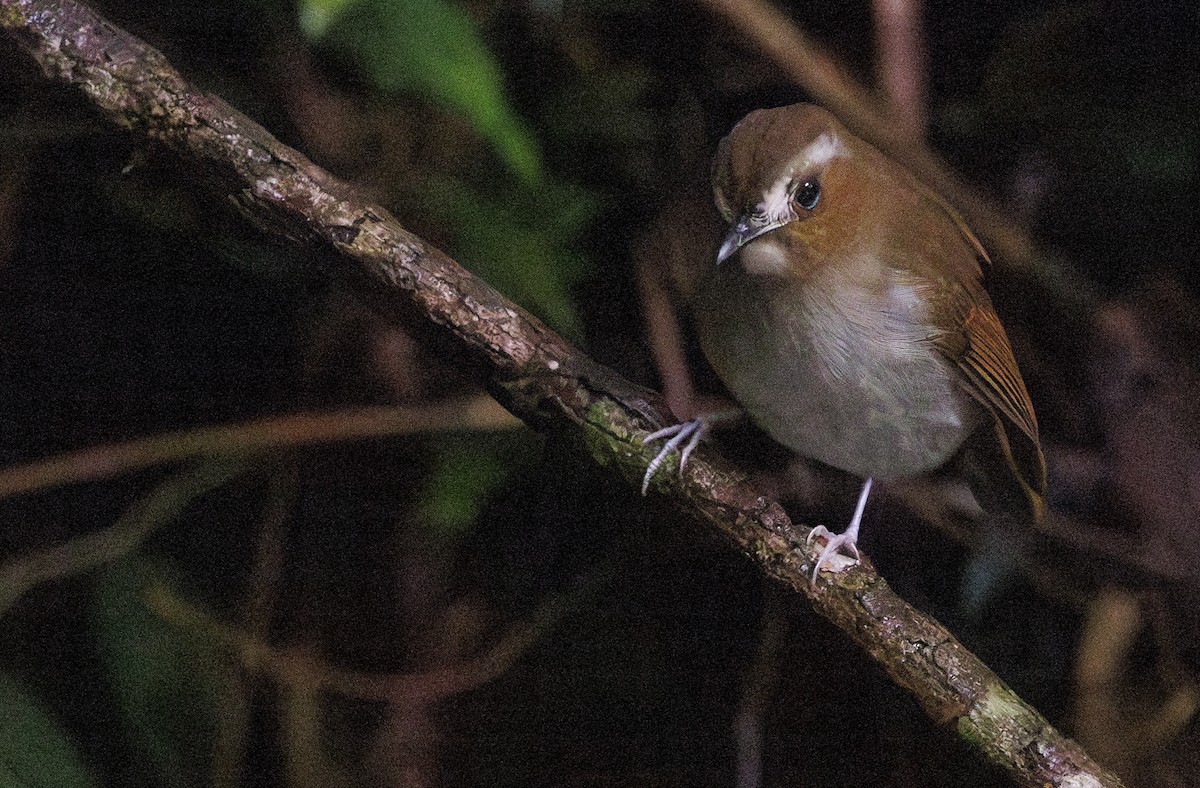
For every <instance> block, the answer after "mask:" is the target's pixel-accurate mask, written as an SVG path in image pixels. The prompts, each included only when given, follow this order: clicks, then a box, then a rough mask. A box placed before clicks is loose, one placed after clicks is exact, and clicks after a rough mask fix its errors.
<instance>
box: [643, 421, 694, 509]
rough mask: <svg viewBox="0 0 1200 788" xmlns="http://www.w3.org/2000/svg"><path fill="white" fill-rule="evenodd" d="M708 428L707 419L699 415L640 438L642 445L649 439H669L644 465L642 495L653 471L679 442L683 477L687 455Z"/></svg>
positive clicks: (648, 487) (648, 441)
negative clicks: (647, 463) (648, 462)
mask: <svg viewBox="0 0 1200 788" xmlns="http://www.w3.org/2000/svg"><path fill="white" fill-rule="evenodd" d="M708 428H709V419H707V418H705V417H704V416H701V417H699V418H695V419H692V420H691V421H685V422H683V423H682V424H672V425H671V426H670V427H664V428H663V429H661V430H658V431H657V432H652V433H650V434H649V435H647V436H646V437H645V438H643V439H642V445H643V446H645V445H646V444H647V443H650V442H651V441H657V440H662V439H663V438H669V439H670V440H668V441H667V442H666V443H664V444H663V447H662V449H660V450H659V452H658V454H656V455H654V459H653V460H651V461H650V464H649V465H648V466H646V475H645V476H644V477H642V495H645V494H646V490H648V489H650V478H651V477H652V476H654V472H655V471H657V470H658V468H659V466H661V465H662V464H663V461H664V460H665V459H666V458H667V455H668V454H670V453H671V451H672V450H673V449H675V448H678V447H679V445H680V444H683V449H682V450H680V452H679V477H680V478H683V469H684V468H686V467H687V461H688V457H690V456H691V454H692V451H694V450H695V448H696V446H698V445H699V443H700V440H701V439H702V438H703V437H704V435H705V433H707V432H708Z"/></svg>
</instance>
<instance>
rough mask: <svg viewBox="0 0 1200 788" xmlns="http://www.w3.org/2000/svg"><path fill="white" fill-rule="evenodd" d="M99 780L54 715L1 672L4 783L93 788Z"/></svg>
mask: <svg viewBox="0 0 1200 788" xmlns="http://www.w3.org/2000/svg"><path fill="white" fill-rule="evenodd" d="M95 784H96V783H95V782H94V781H93V780H92V776H91V772H90V771H89V769H88V767H87V766H86V765H85V764H84V763H83V761H82V760H81V759H80V757H79V753H78V752H76V750H75V748H74V746H72V744H71V739H70V738H69V737H68V735H67V733H66V732H65V731H64V730H63V729H62V727H61V726H60V725H59V724H58V722H57V721H56V720H55V719H54V717H53V715H52V714H51V713H50V712H49V711H48V710H47V709H46V708H45V707H44V706H43V705H42V704H41V702H39V701H38V699H37V698H35V697H34V696H33V695H31V694H30V693H29V692H28V691H27V690H26V689H25V688H24V687H22V686H21V685H20V684H19V683H18V682H17V681H16V680H15V679H13V678H12V677H11V676H9V675H7V674H5V673H2V672H0V785H3V786H12V788H92V786H94V785H95Z"/></svg>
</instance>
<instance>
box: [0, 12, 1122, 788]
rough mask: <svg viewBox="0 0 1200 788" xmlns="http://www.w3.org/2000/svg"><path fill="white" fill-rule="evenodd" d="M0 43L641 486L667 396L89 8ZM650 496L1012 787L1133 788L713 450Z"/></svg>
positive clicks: (23, 23) (6, 18) (2, 15)
mask: <svg viewBox="0 0 1200 788" xmlns="http://www.w3.org/2000/svg"><path fill="white" fill-rule="evenodd" d="M0 27H2V28H3V29H4V31H5V32H6V33H7V35H8V39H9V41H8V43H7V44H5V45H6V46H12V47H15V48H16V49H17V50H18V51H20V52H22V53H24V54H25V55H26V56H27V57H28V58H30V59H32V60H33V61H34V62H36V63H37V64H38V65H39V66H40V68H41V70H42V72H43V73H44V74H45V75H46V77H47V79H48V80H50V81H52V82H56V83H60V84H65V85H70V86H73V87H74V88H76V89H77V90H79V91H81V92H82V93H83V94H84V95H85V96H86V97H87V99H88V100H89V101H90V102H91V103H92V104H93V105H94V106H95V107H96V108H97V109H98V110H99V111H100V112H101V113H102V114H103V115H104V116H105V117H107V118H108V119H109V120H110V121H111V122H113V123H115V124H117V125H119V126H122V127H125V128H127V129H130V131H131V133H133V134H135V135H139V136H141V137H143V138H148V139H150V140H155V141H157V142H159V143H161V144H162V145H163V146H165V148H166V149H167V150H169V151H170V152H171V153H172V154H173V155H175V156H177V157H179V158H180V159H181V160H182V161H183V162H184V163H185V164H186V165H187V166H189V167H191V168H193V169H195V170H197V171H199V172H202V173H203V174H204V175H205V176H206V179H207V180H208V181H209V182H211V183H212V184H213V187H214V189H215V191H216V193H217V194H219V195H224V196H226V197H229V198H231V199H232V200H233V201H234V203H235V204H236V205H237V207H238V209H239V210H240V211H241V212H242V213H243V214H244V215H245V216H246V217H247V219H249V220H250V221H252V222H254V223H255V224H256V225H257V226H259V227H261V228H263V229H265V230H267V231H270V232H272V233H274V234H276V235H278V236H281V237H286V238H288V239H291V240H293V241H296V242H299V243H302V244H305V245H307V246H308V247H309V248H311V249H312V250H313V251H314V252H321V253H323V254H324V255H325V256H326V257H331V258H332V259H334V260H335V265H334V270H333V275H335V276H340V277H344V278H345V279H347V280H352V281H355V282H356V283H357V284H359V285H360V286H362V285H365V287H366V291H367V294H369V296H370V297H371V298H372V299H373V301H374V302H375V303H380V302H382V303H383V304H384V306H385V308H389V309H393V310H396V311H401V312H404V313H406V314H411V313H413V312H414V311H415V312H417V313H419V314H421V315H424V316H425V317H426V318H427V319H428V320H429V321H432V322H433V323H434V324H436V325H438V326H441V327H442V328H443V329H444V330H445V331H447V332H449V333H450V334H451V335H453V337H454V338H456V339H457V341H458V343H459V344H460V345H461V346H463V347H464V348H466V349H468V350H469V351H470V352H471V353H472V354H473V355H474V356H475V357H476V358H477V359H478V360H479V361H480V362H481V363H482V365H483V367H484V368H485V370H486V372H485V375H486V379H487V385H488V388H489V391H490V392H491V393H492V394H493V395H494V396H495V397H496V398H497V399H498V400H500V402H501V403H502V404H503V405H504V406H505V407H507V408H508V409H509V410H511V411H512V412H513V413H515V414H516V415H517V416H519V417H520V418H521V419H523V420H524V421H525V422H527V423H528V424H530V425H531V426H533V427H534V428H535V429H538V430H541V431H544V432H550V433H554V434H555V435H557V436H560V437H564V438H567V439H569V440H572V441H574V442H576V443H578V444H580V445H582V446H584V447H585V448H586V450H587V453H588V454H589V455H590V457H591V460H592V461H593V462H595V463H597V464H598V465H602V466H607V467H609V468H612V469H614V470H615V471H616V472H617V473H619V474H620V475H621V476H623V477H624V478H625V479H626V481H627V482H628V483H630V484H631V485H637V484H638V483H639V482H640V480H641V475H642V473H643V472H644V471H645V468H646V464H647V462H648V460H649V458H650V457H649V454H650V452H648V451H647V450H645V449H644V448H643V447H642V445H641V438H642V437H643V436H644V435H645V434H646V432H647V431H648V430H650V429H653V428H655V427H657V426H659V425H660V424H662V423H663V422H664V421H665V420H666V419H665V414H664V411H663V409H662V407H661V405H660V401H659V398H658V396H657V395H655V394H654V393H652V392H649V391H646V390H645V389H642V388H640V387H638V386H635V385H634V384H632V383H629V382H627V381H625V380H624V379H622V378H621V377H620V376H618V375H617V374H615V373H614V372H612V371H611V370H608V369H605V368H603V367H601V366H599V365H597V364H595V363H594V362H592V361H591V360H589V359H588V358H587V357H586V356H584V355H582V354H581V353H579V352H578V351H577V350H575V349H574V348H572V347H571V346H570V345H569V344H568V343H567V342H566V341H564V340H563V339H562V338H561V337H559V336H558V335H557V334H555V333H554V332H552V331H550V330H549V329H548V328H547V327H545V326H544V325H542V324H541V323H540V322H539V321H537V320H536V319H535V318H533V317H531V316H530V315H528V314H527V313H526V312H525V311H524V310H522V309H521V308H520V307H518V306H516V305H515V304H513V303H511V302H510V301H508V300H507V299H505V298H504V297H503V296H501V295H500V294H498V293H497V292H496V291H494V290H492V289H491V288H490V287H488V286H487V285H486V284H485V283H483V282H481V281H480V280H478V279H476V278H475V277H473V276H472V275H470V274H469V273H467V272H466V271H465V270H463V269H462V268H461V267H459V266H458V265H457V264H456V263H455V262H454V261H453V260H451V259H450V258H449V257H447V256H446V255H444V254H443V253H441V252H440V251H438V250H437V249H434V248H433V247H431V246H429V245H428V244H426V243H424V242H423V241H421V239H419V238H417V237H415V236H414V235H412V234H411V233H409V232H407V231H406V230H405V229H404V228H403V227H401V226H400V225H399V223H397V222H396V220H395V219H394V218H392V217H391V216H390V215H389V214H388V213H387V212H386V211H384V210H383V209H382V208H380V207H378V206H374V205H370V204H368V203H365V202H364V201H362V200H361V199H360V198H359V197H357V196H356V195H355V194H354V193H353V191H352V190H351V189H350V188H349V187H347V186H346V185H345V184H343V183H342V182H340V181H338V180H337V179H336V178H334V177H333V176H331V175H329V174H328V173H326V172H324V171H323V170H321V169H320V168H318V167H316V166H315V165H313V164H312V163H311V162H309V161H308V160H307V159H306V158H305V157H304V156H302V155H301V154H299V153H298V152H296V151H294V150H292V149H290V148H288V147H286V146H284V145H282V144H281V143H279V142H278V141H277V140H275V139H274V138H273V137H272V136H271V135H270V134H269V133H267V132H266V131H265V130H264V129H263V128H262V127H260V126H259V125H258V124H256V123H254V122H253V121H251V120H249V119H248V118H246V117H245V116H244V115H242V114H241V113H239V112H237V111H236V110H235V109H233V108H232V107H230V106H229V105H228V104H227V103H225V102H224V101H222V100H221V99H219V98H216V97H214V96H210V95H207V94H204V93H202V92H201V91H199V90H197V89H195V88H194V87H192V86H191V85H189V84H188V83H187V81H185V80H184V79H183V77H182V76H181V75H180V74H179V73H178V72H177V71H175V70H174V69H173V68H172V67H171V66H170V64H169V63H168V62H167V61H166V59H165V58H164V57H163V56H162V55H161V54H160V53H159V52H157V51H155V50H154V49H152V48H151V47H149V46H147V45H146V44H145V43H143V42H142V41H140V40H138V39H137V38H135V37H133V36H131V35H129V34H127V33H125V32H124V31H122V30H121V29H119V28H117V27H115V26H114V25H112V24H111V23H110V22H108V21H106V20H104V19H103V18H101V17H100V16H98V15H97V14H96V13H95V12H94V11H92V10H91V9H90V8H88V7H86V6H84V5H81V4H80V3H78V2H75V0H0ZM313 257H314V258H317V257H318V255H317V254H314V255H313ZM654 489H655V491H656V494H663V495H665V496H667V497H668V498H669V500H670V501H671V502H672V503H673V504H674V505H675V506H676V507H677V508H678V509H679V510H680V511H683V512H686V513H689V514H691V515H693V516H695V517H696V518H697V519H698V520H700V521H701V522H703V523H704V524H705V527H707V528H711V529H714V530H715V531H717V532H719V533H720V534H721V535H722V536H723V537H724V538H725V539H726V540H727V542H728V543H730V544H731V545H732V546H734V547H736V548H737V549H738V550H740V551H741V552H743V553H745V554H746V555H747V556H749V557H750V558H751V559H752V560H753V561H754V562H756V563H757V564H758V566H759V567H760V568H761V570H762V571H763V572H764V573H765V574H767V575H768V576H769V577H771V578H773V579H774V580H776V581H777V582H779V583H781V584H782V585H784V586H785V587H787V588H790V589H791V590H792V591H793V592H795V593H796V594H797V595H798V596H801V597H804V598H805V599H807V600H808V602H809V604H810V605H811V606H812V608H813V609H814V610H815V611H816V612H817V613H819V614H820V615H822V616H824V617H825V618H827V619H829V620H830V621H832V622H833V623H834V624H835V625H836V626H838V627H839V628H840V629H842V630H843V631H844V632H845V633H846V634H847V635H849V636H850V637H851V638H852V639H853V640H854V641H855V642H856V643H858V644H859V646H860V647H861V648H862V649H863V650H864V651H865V652H866V653H868V654H869V655H870V656H871V657H872V658H873V659H875V660H876V661H877V662H878V663H879V664H880V665H882V666H883V667H884V668H885V669H886V670H887V672H888V673H889V674H890V675H891V677H892V678H893V680H894V681H896V683H897V684H899V685H900V686H902V687H904V688H906V689H907V690H908V691H909V692H911V693H912V694H913V695H914V697H916V698H917V700H918V701H919V702H920V703H921V705H922V706H923V707H924V708H925V710H926V712H927V713H928V714H929V716H930V717H931V718H932V719H933V720H934V721H935V722H937V723H939V724H942V725H948V726H952V727H954V728H955V729H956V731H957V732H958V734H959V735H960V736H961V737H962V738H963V739H964V740H966V741H967V742H969V743H970V744H971V745H972V746H974V747H976V748H977V749H978V750H979V751H980V752H981V753H982V754H983V755H984V756H985V757H987V758H988V759H989V760H991V761H992V762H994V763H996V764H997V765H999V766H1000V767H1001V768H1003V769H1006V770H1007V771H1008V772H1009V773H1010V774H1011V776H1012V778H1013V780H1014V781H1015V782H1016V783H1018V784H1020V785H1027V786H1043V785H1078V786H1082V785H1089V786H1092V785H1094V786H1102V785H1103V786H1118V785H1121V783H1120V781H1119V780H1118V779H1117V778H1116V777H1114V776H1113V775H1110V774H1108V773H1107V772H1105V771H1104V770H1102V769H1101V768H1100V767H1099V766H1098V765H1097V764H1095V763H1094V762H1093V761H1092V760H1091V759H1090V758H1089V757H1088V755H1087V754H1086V753H1085V752H1083V750H1082V749H1081V748H1080V747H1079V746H1078V745H1077V744H1075V743H1074V742H1072V741H1070V740H1069V739H1066V738H1065V737H1063V736H1062V735H1061V734H1060V733H1058V732H1057V731H1056V730H1055V729H1054V728H1053V727H1051V726H1050V724H1049V723H1048V722H1047V721H1046V720H1045V719H1044V718H1043V717H1041V716H1040V715H1039V714H1038V713H1037V712H1036V711H1035V710H1034V709H1033V708H1032V707H1030V706H1029V705H1028V704H1026V703H1025V702H1024V701H1022V700H1021V699H1020V698H1019V697H1017V696H1016V695H1015V694H1014V693H1013V692H1012V691H1011V690H1010V689H1009V688H1008V687H1007V686H1005V685H1004V683H1003V682H1002V681H1001V680H1000V679H999V678H998V677H997V676H996V675H995V674H994V673H993V672H992V671H991V670H989V669H988V668H987V666H986V665H984V664H983V663H982V662H980V660H979V659H978V658H977V657H975V656H974V655H973V654H971V653H970V652H969V651H967V649H966V648H964V647H963V646H962V644H960V643H959V642H958V641H957V640H956V639H955V638H954V637H953V636H952V635H951V634H950V633H949V632H948V631H947V630H946V629H945V628H944V627H942V626H941V625H940V624H938V622H936V621H934V620H933V619H932V618H930V617H929V616H926V615H924V614H923V613H921V612H920V611H917V610H915V609H914V608H912V607H911V606H909V605H908V604H907V603H905V602H904V601H903V600H902V599H900V598H899V597H898V596H896V594H895V593H894V592H892V590H891V589H890V588H889V587H888V585H887V584H886V583H885V582H884V580H883V579H882V578H881V577H880V576H879V575H878V574H877V573H876V572H875V570H874V568H873V567H872V566H871V565H870V563H869V562H868V561H864V562H863V564H862V565H861V566H860V567H858V568H855V569H852V570H850V571H847V572H845V573H843V574H841V575H838V576H837V578H836V580H835V581H834V582H831V583H828V584H825V583H823V584H822V585H821V587H820V588H813V587H812V586H810V584H809V583H808V580H807V573H808V572H809V571H811V565H810V560H811V559H810V558H809V556H808V555H807V554H806V552H805V550H804V542H803V539H802V538H801V535H800V534H799V533H797V529H795V528H794V527H793V525H792V523H791V522H790V521H789V520H788V518H787V516H786V515H785V514H784V512H783V510H782V509H781V508H780V507H779V505H778V504H777V503H775V502H774V501H769V500H766V499H765V498H763V497H762V496H760V495H759V494H758V493H757V492H756V490H755V489H753V488H752V487H751V486H750V485H748V484H747V483H746V481H745V475H744V474H741V473H739V472H737V471H736V470H735V469H733V468H732V467H731V466H730V465H729V464H728V463H726V462H724V461H723V460H722V459H721V458H719V457H718V456H716V455H715V454H714V453H713V452H711V451H705V450H702V451H701V452H699V455H698V456H697V457H695V458H694V460H693V462H692V463H691V464H690V465H689V472H688V474H687V475H686V478H685V479H684V480H683V481H682V482H679V481H677V480H675V479H674V478H673V477H672V475H671V474H661V475H660V476H659V477H657V479H656V483H655V485H654Z"/></svg>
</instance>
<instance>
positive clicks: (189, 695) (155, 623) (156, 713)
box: [93, 560, 228, 788]
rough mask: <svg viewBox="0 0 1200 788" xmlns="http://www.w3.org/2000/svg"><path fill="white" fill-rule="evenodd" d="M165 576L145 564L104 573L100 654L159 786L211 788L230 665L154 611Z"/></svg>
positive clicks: (98, 614)
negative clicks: (151, 594)
mask: <svg viewBox="0 0 1200 788" xmlns="http://www.w3.org/2000/svg"><path fill="white" fill-rule="evenodd" d="M162 575H163V572H162V571H161V570H158V569H155V568H154V567H152V566H151V565H150V564H149V562H145V561H138V560H128V561H123V562H121V563H119V564H117V565H115V566H113V568H112V569H110V570H109V571H108V572H106V573H105V574H104V576H103V577H102V578H101V580H100V583H99V587H98V589H97V594H96V607H95V611H94V616H93V621H94V624H95V627H96V629H97V640H98V643H99V648H100V655H101V658H102V660H103V662H104V665H105V667H106V668H107V670H108V674H109V676H110V678H111V681H112V686H113V688H114V690H115V691H116V694H117V696H118V698H119V701H120V707H121V713H122V715H123V717H124V720H125V723H126V726H127V728H128V730H129V732H130V734H131V735H132V737H133V739H134V741H135V742H136V743H137V744H138V745H139V746H141V748H142V749H143V750H144V751H145V752H146V754H147V755H148V756H149V759H150V762H151V763H152V764H153V766H154V767H155V768H156V769H157V772H158V775H157V776H158V780H157V782H158V784H160V785H164V786H172V788H174V787H175V786H179V787H181V788H190V787H191V786H207V785H208V784H209V777H208V775H209V772H210V769H211V758H212V753H213V747H214V742H215V737H216V725H217V709H218V701H219V697H220V688H221V686H222V682H221V677H222V676H223V675H224V674H225V673H226V672H227V670H228V663H227V662H226V660H225V658H224V657H223V652H222V651H221V650H220V649H219V648H218V646H217V644H215V643H213V642H211V641H208V640H205V639H203V638H201V637H198V636H197V635H195V634H190V633H188V632H184V631H181V630H178V629H176V628H173V627H171V626H168V625H167V624H166V623H165V622H164V621H162V619H160V618H159V617H158V616H156V615H154V614H153V613H152V612H151V611H150V610H149V608H147V606H146V602H145V595H146V591H147V588H148V587H149V585H150V584H151V583H152V582H155V581H161V579H162Z"/></svg>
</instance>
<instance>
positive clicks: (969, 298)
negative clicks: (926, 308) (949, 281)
mask: <svg viewBox="0 0 1200 788" xmlns="http://www.w3.org/2000/svg"><path fill="white" fill-rule="evenodd" d="M950 290H951V291H952V292H951V293H950V294H949V299H948V300H949V301H950V302H951V303H944V304H943V307H944V308H943V310H939V311H940V313H941V314H942V315H945V316H948V317H952V319H951V320H947V321H946V322H945V324H943V325H942V326H940V328H941V329H942V332H941V335H940V336H939V338H938V339H936V340H935V342H936V344H937V346H938V349H939V350H941V351H942V352H943V353H944V354H945V355H946V357H947V358H948V359H949V360H950V361H951V362H953V363H954V365H955V366H956V367H957V368H958V370H959V371H960V372H961V373H962V374H961V376H960V378H959V381H960V383H961V384H962V386H963V388H964V389H965V390H966V391H967V392H968V393H969V394H970V395H971V396H972V397H973V398H974V399H975V400H976V401H977V402H979V403H980V404H981V405H982V406H983V408H984V410H985V411H987V413H988V414H989V415H990V416H991V417H992V422H993V423H992V430H990V431H989V432H990V433H991V440H988V439H987V438H988V436H987V435H981V436H979V437H978V438H977V439H976V440H975V441H972V442H970V443H968V445H967V446H966V447H964V448H965V449H966V450H967V451H968V452H969V453H970V454H971V455H972V456H971V457H969V458H967V459H968V461H969V463H968V464H973V466H974V467H973V468H972V474H973V475H974V476H976V477H977V478H976V482H977V483H973V484H972V488H973V489H976V492H977V495H978V493H979V487H980V485H981V484H985V485H986V486H987V487H989V488H991V489H989V490H988V492H989V493H992V495H991V498H992V500H993V501H994V502H995V503H994V505H993V507H990V508H1006V509H1011V508H1014V504H1012V503H1011V501H1012V500H1013V499H1014V498H1019V499H1022V500H1023V501H1024V504H1025V505H1027V507H1028V509H1029V512H1030V513H1031V514H1032V516H1033V517H1034V519H1035V520H1038V519H1041V515H1042V510H1043V507H1044V504H1043V500H1042V499H1043V496H1045V494H1046V462H1045V459H1044V458H1043V457H1042V449H1041V444H1040V442H1039V440H1038V425H1037V417H1036V416H1034V413H1033V404H1032V403H1031V402H1030V401H1029V392H1028V391H1027V390H1026V388H1025V381H1024V380H1022V379H1021V373H1020V370H1018V368H1017V361H1016V358H1014V356H1013V352H1012V347H1011V346H1010V345H1009V342H1008V336H1007V335H1006V334H1005V333H1004V327H1003V326H1002V325H1000V318H999V317H998V316H997V315H996V311H995V309H994V308H993V307H992V303H991V299H989V298H988V296H987V293H986V292H984V290H983V288H982V286H981V285H979V284H978V283H977V282H976V283H959V285H958V286H957V287H956V286H954V285H951V287H950ZM1004 475H1008V476H1011V477H1013V480H1014V481H1016V482H1017V485H1018V486H1019V488H1020V489H1019V492H1018V491H1017V490H1015V489H1014V490H1012V491H1011V494H1008V495H1006V494H1005V493H1004V489H1003V488H1004V487H1005V486H1006V485H1005V484H1004V483H1003V482H1004V480H1003V479H1002V478H997V477H1002V476H1004ZM989 477H990V478H989ZM1007 486H1010V487H1011V485H1007ZM981 503H985V502H984V501H981ZM986 505H987V504H986V503H985V506H986Z"/></svg>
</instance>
